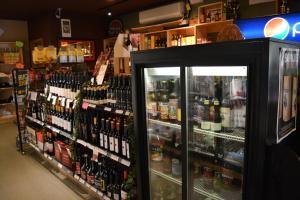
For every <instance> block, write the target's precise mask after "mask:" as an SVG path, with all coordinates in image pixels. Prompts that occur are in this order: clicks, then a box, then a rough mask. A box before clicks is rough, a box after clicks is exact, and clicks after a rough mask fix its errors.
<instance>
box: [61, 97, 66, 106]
mask: <svg viewBox="0 0 300 200" xmlns="http://www.w3.org/2000/svg"><path fill="white" fill-rule="evenodd" d="M60 105H61V106H63V107H65V105H66V98H65V97H62V98H61V102H60Z"/></svg>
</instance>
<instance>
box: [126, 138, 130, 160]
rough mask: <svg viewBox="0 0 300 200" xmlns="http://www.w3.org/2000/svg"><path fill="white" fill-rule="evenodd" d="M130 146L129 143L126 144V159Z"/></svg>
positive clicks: (128, 155)
mask: <svg viewBox="0 0 300 200" xmlns="http://www.w3.org/2000/svg"><path fill="white" fill-rule="evenodd" d="M129 148H130V146H129V143H128V142H126V155H127V159H130V149H129Z"/></svg>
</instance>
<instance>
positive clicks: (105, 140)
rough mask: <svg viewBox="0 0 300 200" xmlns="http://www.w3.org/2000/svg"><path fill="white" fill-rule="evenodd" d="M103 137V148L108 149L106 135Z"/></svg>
mask: <svg viewBox="0 0 300 200" xmlns="http://www.w3.org/2000/svg"><path fill="white" fill-rule="evenodd" d="M103 138H104V148H105V149H108V141H107V135H104V136H103Z"/></svg>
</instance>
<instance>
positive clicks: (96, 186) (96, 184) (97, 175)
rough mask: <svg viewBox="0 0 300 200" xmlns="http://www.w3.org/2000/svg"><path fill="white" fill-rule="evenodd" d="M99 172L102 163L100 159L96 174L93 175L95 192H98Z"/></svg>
mask: <svg viewBox="0 0 300 200" xmlns="http://www.w3.org/2000/svg"><path fill="white" fill-rule="evenodd" d="M101 171H102V162H101V159H100V161H99V162H98V170H97V173H96V174H95V185H94V187H95V188H96V189H97V190H100V185H101V184H100V181H101Z"/></svg>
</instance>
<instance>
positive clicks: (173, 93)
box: [168, 79, 179, 123]
mask: <svg viewBox="0 0 300 200" xmlns="http://www.w3.org/2000/svg"><path fill="white" fill-rule="evenodd" d="M178 82H179V79H177V80H176V81H175V80H170V82H169V83H170V84H169V90H170V95H169V107H168V110H169V120H170V122H172V123H177V112H178V111H177V109H178V94H177V92H178V84H179V83H178Z"/></svg>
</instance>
